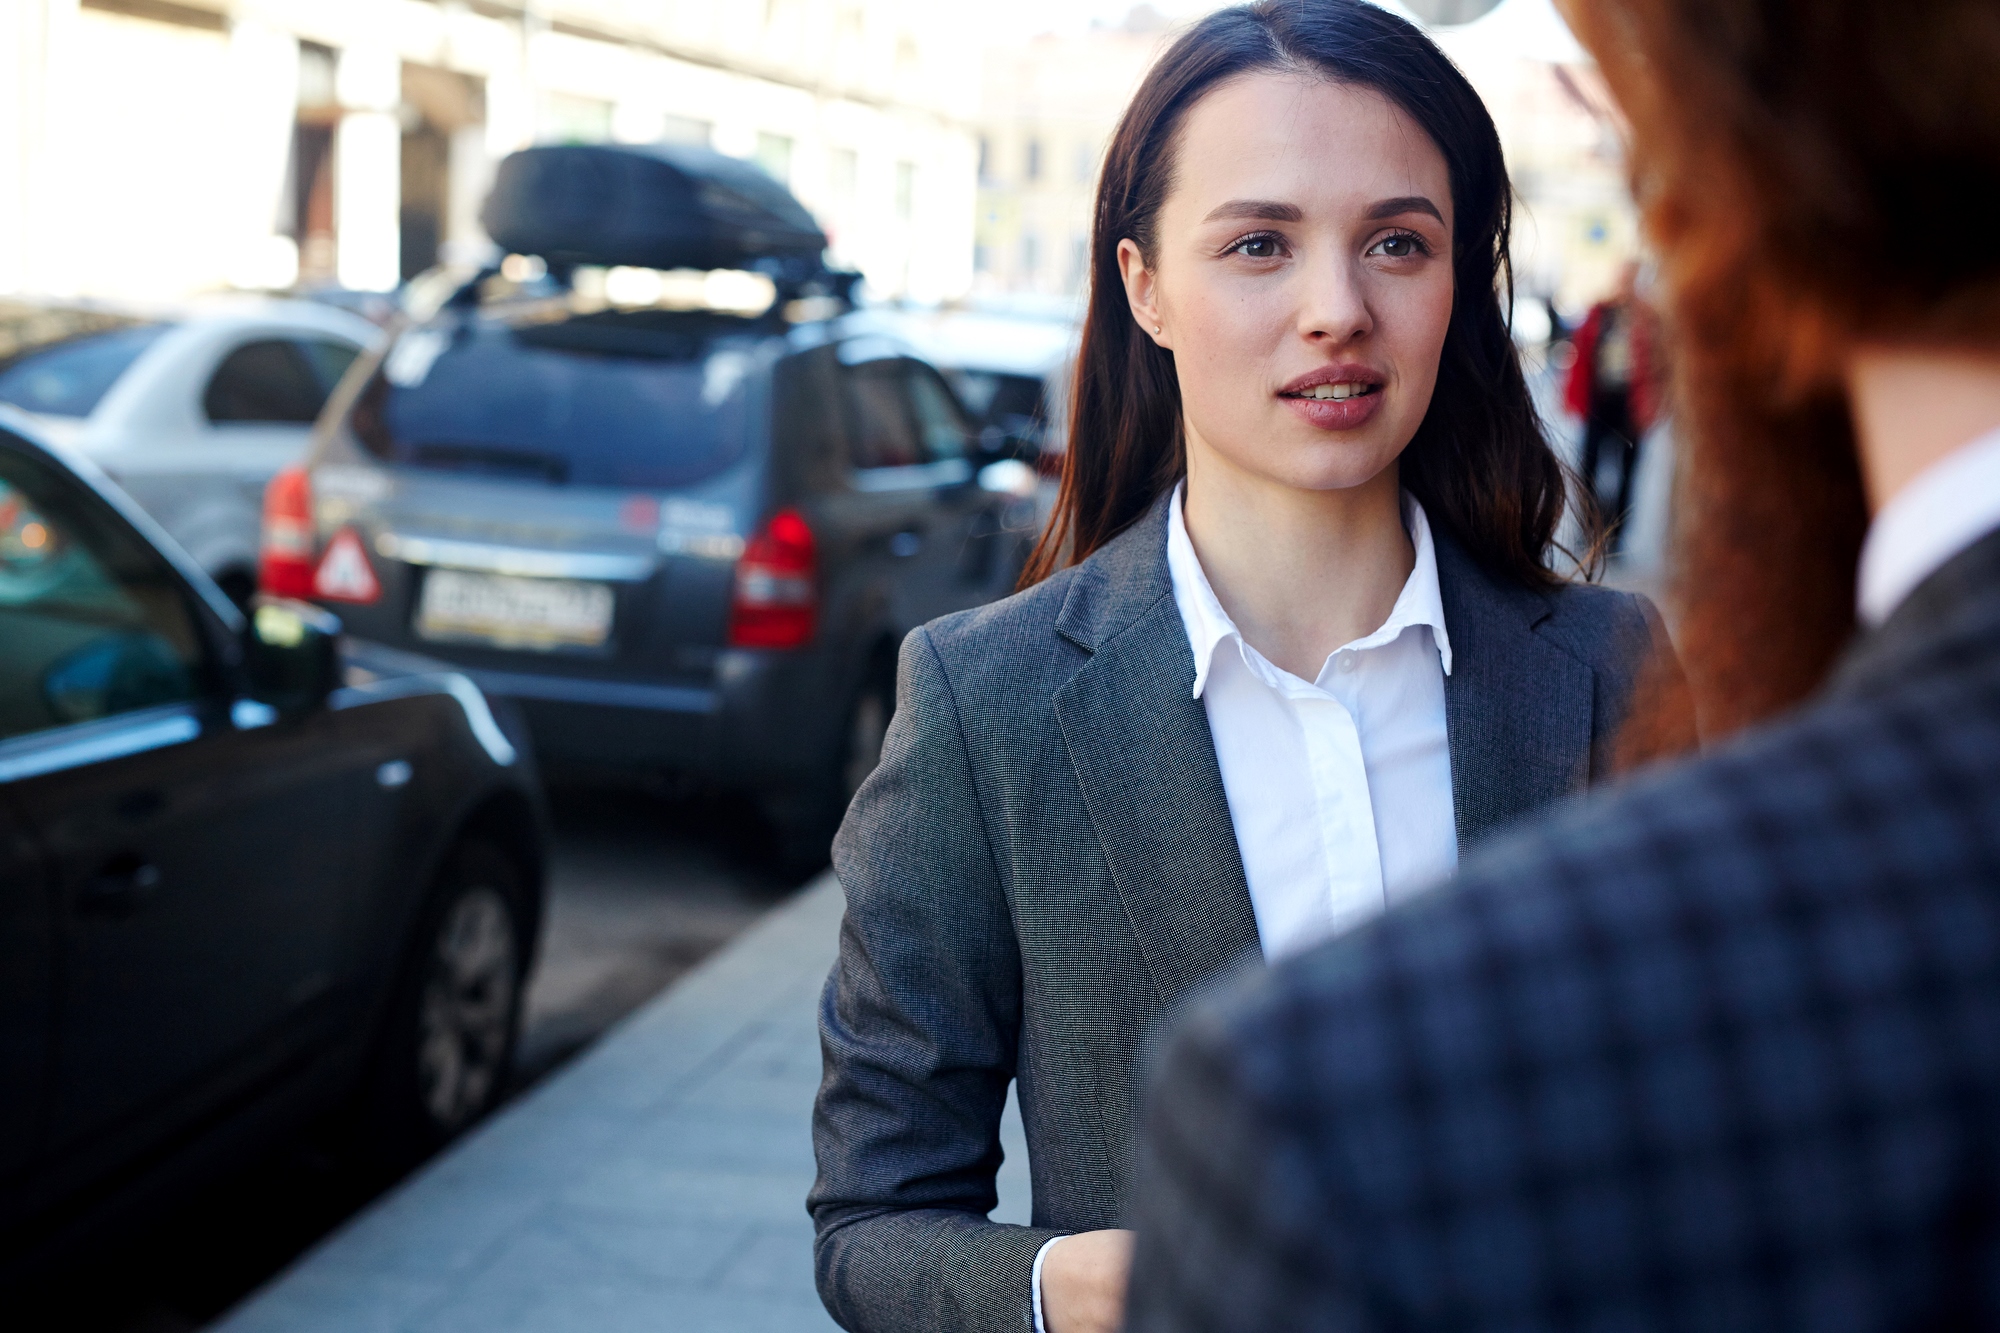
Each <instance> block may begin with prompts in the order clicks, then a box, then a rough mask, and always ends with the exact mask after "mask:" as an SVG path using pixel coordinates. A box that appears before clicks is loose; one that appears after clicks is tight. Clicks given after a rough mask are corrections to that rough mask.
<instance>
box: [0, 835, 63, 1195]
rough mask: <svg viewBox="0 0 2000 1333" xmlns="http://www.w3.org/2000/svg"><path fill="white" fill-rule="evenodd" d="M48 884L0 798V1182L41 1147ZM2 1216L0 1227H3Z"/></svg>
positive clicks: (50, 981)
mask: <svg viewBox="0 0 2000 1333" xmlns="http://www.w3.org/2000/svg"><path fill="white" fill-rule="evenodd" d="M53 963H54V942H53V940H52V938H51V935H50V914H49V895H48V884H47V882H46V881H45V879H44V878H43V875H42V866H41V858H40V857H39V856H38V855H37V853H36V851H35V847H34V844H33V843H32V841H30V839H29V837H28V831H27V826H26V825H24V824H23V823H21V821H20V820H19V819H17V818H16V817H15V816H14V813H13V811H12V809H11V807H10V805H9V803H8V802H7V801H6V800H5V798H4V797H0V1087H4V1088H5V1089H6V1090H7V1091H6V1095H4V1096H0V1183H4V1182H5V1181H7V1180H8V1179H9V1178H10V1177H12V1176H13V1175H14V1173H15V1172H17V1171H18V1170H20V1169H21V1167H22V1166H24V1165H25V1164H26V1163H27V1162H28V1161H30V1160H31V1159H32V1158H33V1156H34V1153H35V1150H36V1148H37V1147H38V1146H39V1142H38V1140H39V1138H40V1134H41V1120H42V1111H43V1099H44V1094H45V1092H46V1091H47V1079H48V1072H49V1053H50V1040H51V1037H52V1035H53V1034H52V1031H51V1028H52V1025H53V1019H54V1011H55V1010H54V994H53V985H54V966H53ZM4 1222H5V1219H4V1217H0V1225H4Z"/></svg>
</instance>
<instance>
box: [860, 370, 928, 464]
mask: <svg viewBox="0 0 2000 1333" xmlns="http://www.w3.org/2000/svg"><path fill="white" fill-rule="evenodd" d="M904 365H905V363H903V362H901V361H886V360H885V361H866V362H863V363H862V364H860V365H858V366H849V367H848V368H847V406H848V416H849V419H850V420H851V422H852V425H853V429H852V430H851V431H849V438H850V439H852V440H853V441H854V466H856V467H858V468H877V467H913V466H915V465H916V464H918V463H922V462H924V461H926V460H925V458H924V452H923V444H922V440H921V437H920V436H919V435H918V433H917V423H916V420H915V418H914V415H913V414H912V412H911V402H910V398H909V393H908V390H907V388H906V387H905V386H906V384H907V376H906V374H905V370H904Z"/></svg>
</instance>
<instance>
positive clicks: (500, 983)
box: [0, 408, 544, 1287]
mask: <svg viewBox="0 0 2000 1333" xmlns="http://www.w3.org/2000/svg"><path fill="white" fill-rule="evenodd" d="M339 636H340V625H339V623H338V621H337V620H336V619H335V618H334V617H333V616H331V615H329V614H328V613H327V612H325V611H323V610H321V609H319V608H316V607H313V606H310V605H307V604H305V603H300V602H286V601H282V600H275V599H273V600H262V601H260V602H258V603H257V604H256V605H255V606H254V607H253V610H252V612H251V614H250V615H249V616H248V617H247V618H246V617H245V615H244V614H242V613H241V612H239V611H238V609H237V608H236V606H235V605H234V604H233V603H232V602H230V601H229V599H228V598H227V597H225V596H223V594H222V592H221V590H220V589H219V588H217V586H216V585H215V583H214V582H213V581H211V580H210V579H209V578H208V576H207V575H206V574H204V573H203V572H202V571H201V570H200V569H199V568H197V567H196V566H195V565H194V563H193V561H192V560H191V559H189V558H188V556H187V555H186V554H185V553H183V552H182V551H180V550H179V548H178V547H177V546H176V545H175V544H174V543H173V541H172V539H171V538H169V537H167V536H166V535H165V534H164V533H163V532H162V531H161V530H160V528H159V527H158V526H157V525H156V524H155V523H153V522H152V521H151V520H150V519H149V518H148V517H147V516H146V515H145V513H144V512H143V511H142V510H140V509H139V508H138V507H137V506H136V505H135V504H133V503H132V502H131V501H130V500H129V499H128V498H127V497H126V496H124V495H123V494H121V493H120V492H119V491H118V490H117V489H116V487H115V486H114V485H112V484H111V483H110V482H109V481H107V480H106V479H105V478H104V477H103V476H102V475H101V474H100V473H98V472H97V471H96V469H94V468H93V467H92V466H91V465H90V464H89V463H88V462H87V461H86V460H82V459H79V458H76V457H74V456H71V455H68V454H67V453H65V452H63V451H60V450H59V449H58V447H56V446H53V445H51V444H50V443H48V442H46V441H43V440H38V438H37V433H36V431H35V428H34V426H33V424H32V423H31V422H29V421H28V420H27V419H26V418H25V417H24V416H22V415H21V414H19V413H16V412H13V411H12V410H11V409H6V408H0V958H4V963H0V1087H4V1088H5V1089H6V1095H5V1096H0V1286H6V1287H11V1286H13V1285H15V1284H17V1283H19V1282H20V1281H22V1280H23V1279H24V1278H25V1277H27V1276H29V1275H32V1274H36V1273H39V1272H40V1271H41V1270H42V1269H43V1268H44V1267H45V1265H46V1264H47V1263H48V1262H49V1261H50V1259H51V1258H52V1257H54V1256H56V1255H58V1254H60V1253H61V1252H63V1251H64V1250H73V1249H74V1248H76V1247H77V1245H78V1244H79V1242H80V1241H81V1240H82V1239H84V1238H96V1237H101V1236H102V1235H103V1234H105V1232H106V1230H107V1229H110V1230H112V1231H116V1230H118V1229H120V1228H122V1227H127V1226H130V1225H132V1224H135V1223H136V1222H138V1221H140V1220H143V1219H145V1218H147V1217H149V1216H151V1215H153V1214H155V1213H156V1212H157V1211H158V1210H159V1209H161V1208H163V1207H165V1206H167V1205H169V1204H170V1203H172V1202H173V1201H174V1200H176V1199H178V1198H181V1197H183V1196H185V1195H186V1194H187V1193H188V1192H190V1191H191V1190H192V1189H194V1188H195V1187H197V1186H199V1185H201V1184H203V1183H205V1182H207V1181H208V1180H210V1179H212V1178H214V1177H216V1176H217V1175H219V1174H220V1173H222V1172H225V1171H227V1170H230V1169H232V1168H233V1167H234V1166H236V1165H237V1164H240V1163H243V1162H245V1161H247V1160H248V1159H249V1158H250V1157H251V1155H253V1154H256V1153H258V1152H261V1151H263V1150H265V1149H267V1148H270V1147H272V1146H275V1145H278V1144H281V1143H284V1142H286V1141H288V1140H289V1139H290V1138H292V1137H293V1136H296V1135H299V1134H300V1133H302V1132H303V1131H304V1130H306V1129H307V1128H308V1127H309V1126H312V1127H317V1126H320V1125H332V1126H336V1127H338V1129H339V1130H340V1133H339V1134H338V1135H337V1136H336V1137H337V1141H338V1142H339V1143H341V1144H342V1145H344V1146H345V1147H346V1148H348V1149H350V1150H352V1151H354V1152H355V1153H356V1154H358V1155H359V1156H360V1157H363V1158H365V1159H366V1160H368V1161H370V1162H372V1163H374V1164H377V1165H379V1166H383V1167H395V1166H399V1165H403V1164H407V1163H409V1162H412V1161H414V1160H415V1159H417V1158H419V1157H421V1156H422V1155H423V1154H425V1153H427V1152H429V1151H430V1150H432V1149H434V1148H436V1147H437V1146H439V1145H441V1144H442V1143H443V1142H444V1141H446V1140H447V1139H449V1138H450V1137H451V1136H452V1135H454V1134H456V1133H457V1132H459V1131H460V1130H462V1129H464V1128H465V1127H466V1126H467V1125H468V1124H470V1123H471V1122H472V1121H473V1120H475V1119H476V1118H477V1117H478V1116H479V1115H481V1114H482V1113H483V1112H484V1111H485V1110H487V1109H488V1108H489V1107H491V1106H492V1105H493V1104H494V1102H495V1099H496V1097H497V1096H498V1094H499V1092H500V1088H501V1081H502V1078H503V1076H504V1075H505V1073H506V1071H507V1068H508V1062H509V1059H510V1056H511V1051H512V1046H513V1041H514V1034H515V1026H516V1023H517V1019H518V1016H519V1013H520V997H521V991H522V984H523V980H524V978H525V977H526V976H527V973H528V969H529V965H530V963H531V961H532V958H533V954H534V948H535V940H536V938H537V933H538V930H539V924H540V920H541V915H542V891H543V890H542V883H543V856H544V854H543V832H542V829H543V818H542V813H541V807H540V804H539V797H538V796H537V787H536V783H535V780H534V774H533V771H532V763H531V760H530V757H529V752H528V750H527V748H526V742H525V737H524V736H523V735H522V734H521V732H520V729H519V727H518V725H513V726H512V727H511V734H510V727H509V726H507V725H503V720H504V719H500V718H496V716H495V714H494V713H493V711H492V710H491V709H489V707H488V705H487V701H486V700H485V698H484V697H483V696H481V695H480V693H479V692H478V690H477V689H476V688H475V687H474V686H473V685H472V683H471V682H470V681H468V680H467V679H465V677H463V676H462V675H458V674H455V673H453V672H451V671H449V670H441V669H439V668H438V665H437V664H436V663H432V662H426V661H423V660H421V659H412V658H408V657H407V656H403V655H398V654H395V653H393V652H390V651H387V650H383V649H379V648H371V647H369V646H368V645H364V644H354V643H351V642H350V643H347V644H345V645H344V646H343V644H342V641H341V640H340V637H339ZM93 1243H94V1241H93Z"/></svg>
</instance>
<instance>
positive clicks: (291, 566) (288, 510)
mask: <svg viewBox="0 0 2000 1333" xmlns="http://www.w3.org/2000/svg"><path fill="white" fill-rule="evenodd" d="M318 555H319V534H318V533H317V532H315V531H314V530H313V512H312V479H311V477H310V476H309V475H308V474H307V472H306V470H305V469H304V468H302V467H297V466H294V467H288V468H285V469H284V470H283V471H281V472H279V473H278V475H277V476H275V477H273V478H271V484H270V485H268V486H266V487H265V488H264V537H263V541H262V543H261V545H260V548H259V550H258V552H257V586H258V587H259V588H260V589H262V590H263V591H265V592H267V593H270V594H271V595H272V596H274V597H310V596H312V595H313V567H314V563H315V560H316V558H317V556H318Z"/></svg>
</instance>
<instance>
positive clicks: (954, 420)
mask: <svg viewBox="0 0 2000 1333" xmlns="http://www.w3.org/2000/svg"><path fill="white" fill-rule="evenodd" d="M907 368H908V371H909V381H908V382H909V386H910V401H911V402H912V403H913V404H914V405H915V407H916V411H917V430H918V433H919V434H920V435H921V437H922V439H923V444H924V458H925V461H926V462H931V463H937V462H943V461H945V460H947V459H952V458H963V457H965V450H966V444H967V440H966V434H967V431H966V427H965V416H964V414H963V413H961V412H960V411H959V409H958V403H957V402H956V401H954V400H953V398H952V396H951V390H949V389H947V388H945V387H944V381H943V380H941V379H939V378H938V377H937V375H936V373H935V372H933V371H932V370H931V369H930V368H929V367H928V366H922V365H919V364H917V363H916V362H914V361H912V362H909V363H907Z"/></svg>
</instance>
